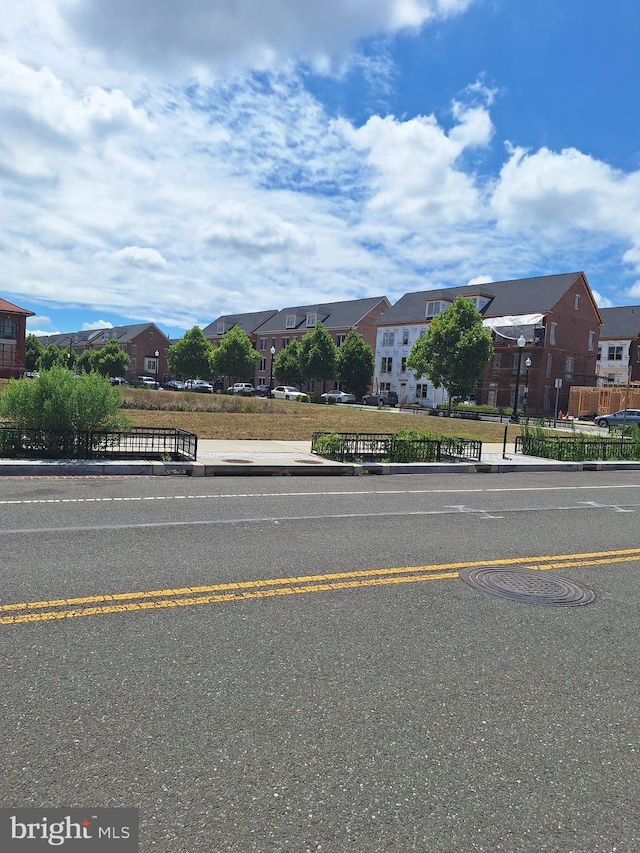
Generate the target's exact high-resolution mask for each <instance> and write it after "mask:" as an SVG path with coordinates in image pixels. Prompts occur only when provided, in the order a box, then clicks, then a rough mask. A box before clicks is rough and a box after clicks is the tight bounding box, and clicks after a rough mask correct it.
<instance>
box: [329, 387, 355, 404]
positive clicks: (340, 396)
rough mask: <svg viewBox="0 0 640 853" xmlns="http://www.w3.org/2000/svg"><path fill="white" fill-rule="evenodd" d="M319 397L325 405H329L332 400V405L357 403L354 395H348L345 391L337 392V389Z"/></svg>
mask: <svg viewBox="0 0 640 853" xmlns="http://www.w3.org/2000/svg"><path fill="white" fill-rule="evenodd" d="M320 397H321V399H322V400H324V401H325V402H327V403H330V402H331V401H332V400H333V402H334V403H357V402H358V398H357V397H356V395H355V394H349V393H348V392H347V391H339V390H338V389H337V388H336V390H335V391H327V392H326V394H320Z"/></svg>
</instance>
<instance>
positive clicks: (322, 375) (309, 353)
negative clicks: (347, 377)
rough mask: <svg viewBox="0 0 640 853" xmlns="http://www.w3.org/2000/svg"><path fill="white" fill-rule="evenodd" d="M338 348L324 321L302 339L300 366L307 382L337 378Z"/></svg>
mask: <svg viewBox="0 0 640 853" xmlns="http://www.w3.org/2000/svg"><path fill="white" fill-rule="evenodd" d="M337 354H338V348H337V346H336V345H335V344H334V342H333V340H332V338H331V335H330V334H329V332H327V330H326V329H325V327H324V326H323V325H322V323H317V324H316V326H315V328H314V329H313V331H312V332H307V334H306V335H304V337H303V338H302V340H301V341H300V368H301V372H302V376H303V377H304V379H305V380H306V381H307V382H311V381H312V380H314V379H315V380H317V381H318V382H323V381H326V380H328V379H335V378H336V359H337Z"/></svg>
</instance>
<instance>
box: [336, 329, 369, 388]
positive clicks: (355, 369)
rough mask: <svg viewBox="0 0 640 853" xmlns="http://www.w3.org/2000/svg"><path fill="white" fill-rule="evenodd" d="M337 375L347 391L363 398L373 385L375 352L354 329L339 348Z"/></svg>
mask: <svg viewBox="0 0 640 853" xmlns="http://www.w3.org/2000/svg"><path fill="white" fill-rule="evenodd" d="M336 364H337V373H338V379H339V380H340V383H341V384H342V385H344V390H345V391H351V393H352V394H355V395H356V397H363V396H364V395H365V394H366V393H367V390H368V389H369V386H370V385H371V377H372V376H373V371H374V367H375V358H374V355H373V350H372V349H371V347H370V346H369V344H368V343H367V342H366V341H365V340H364V338H363V337H362V335H359V334H358V332H356V331H355V330H354V329H352V330H351V331H350V332H348V333H347V336H346V338H345V339H344V341H343V342H342V344H341V345H340V346H339V347H338V354H337V356H336Z"/></svg>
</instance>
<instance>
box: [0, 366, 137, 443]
mask: <svg viewBox="0 0 640 853" xmlns="http://www.w3.org/2000/svg"><path fill="white" fill-rule="evenodd" d="M121 405H122V394H121V392H120V390H119V389H118V388H113V387H112V386H111V383H110V382H109V381H108V380H107V379H104V378H103V377H102V376H99V375H98V374H97V373H85V374H83V375H81V376H75V375H74V374H73V373H72V372H71V371H69V370H67V369H66V367H62V366H60V365H54V366H53V367H52V368H51V370H45V371H43V372H42V373H40V376H38V377H36V378H35V379H34V380H33V381H30V380H27V379H11V380H10V381H9V382H8V383H7V385H6V386H5V389H4V391H3V393H2V395H1V396H0V416H2V417H4V418H6V419H7V420H9V421H10V422H11V423H12V424H13V425H14V426H17V427H20V428H22V429H65V430H73V431H75V430H99V429H105V430H110V429H127V428H128V427H129V425H130V424H129V422H128V420H127V419H126V418H125V417H124V415H122V413H121V412H120V411H119V409H120V406H121Z"/></svg>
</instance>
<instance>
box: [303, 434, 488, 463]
mask: <svg viewBox="0 0 640 853" xmlns="http://www.w3.org/2000/svg"><path fill="white" fill-rule="evenodd" d="M311 452H312V453H317V454H318V456H322V457H324V458H325V459H332V460H333V461H334V462H447V461H456V462H458V461H463V460H464V461H474V462H475V461H479V460H480V456H481V453H482V442H481V441H475V440H473V439H467V438H455V437H451V438H422V437H420V438H417V437H412V438H405V437H402V436H397V435H394V434H392V433H391V434H390V433H328V432H314V433H313V436H312V439H311Z"/></svg>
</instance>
